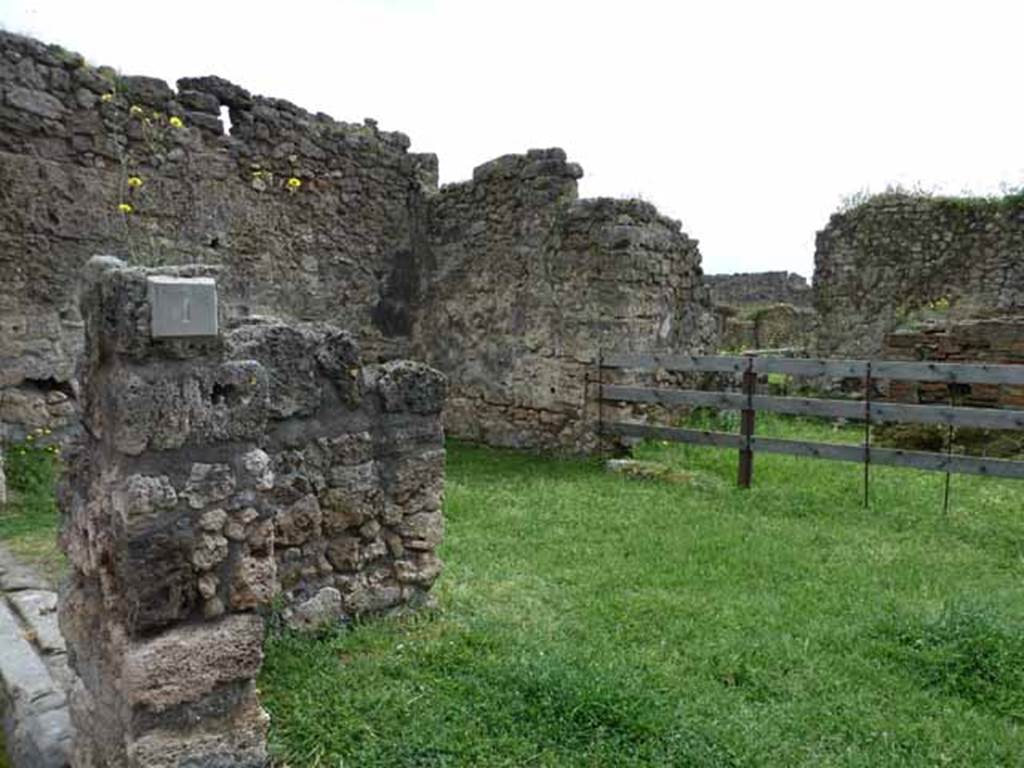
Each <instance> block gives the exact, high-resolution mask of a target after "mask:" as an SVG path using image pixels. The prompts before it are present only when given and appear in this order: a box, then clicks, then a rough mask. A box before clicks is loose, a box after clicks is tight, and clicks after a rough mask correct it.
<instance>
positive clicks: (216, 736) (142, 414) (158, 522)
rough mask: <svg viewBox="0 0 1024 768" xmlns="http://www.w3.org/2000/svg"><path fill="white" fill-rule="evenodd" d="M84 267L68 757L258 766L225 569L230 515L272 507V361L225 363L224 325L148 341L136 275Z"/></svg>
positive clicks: (248, 675) (248, 523)
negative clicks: (264, 447)
mask: <svg viewBox="0 0 1024 768" xmlns="http://www.w3.org/2000/svg"><path fill="white" fill-rule="evenodd" d="M89 270H90V272H91V274H90V278H89V282H88V284H87V287H86V289H85V293H84V295H83V299H82V309H83V313H84V315H85V319H86V358H85V361H84V363H83V370H82V383H83V391H82V395H83V397H82V401H83V424H84V426H85V434H84V437H83V440H82V443H81V446H80V447H79V448H78V449H76V450H75V451H73V452H72V454H71V455H70V456H69V462H68V468H67V472H66V476H65V477H66V483H65V486H64V488H63V490H62V494H61V495H62V506H63V510H64V515H65V521H64V531H63V533H62V544H63V546H64V549H65V551H66V552H67V554H68V558H69V561H70V571H71V572H70V576H69V578H68V580H67V581H66V583H65V585H64V587H63V589H62V594H61V601H60V624H61V630H62V632H63V633H64V636H65V638H66V640H67V645H68V652H69V660H70V662H71V666H72V668H73V669H74V671H75V673H76V674H77V676H78V679H77V680H76V682H75V685H74V687H73V690H72V693H71V697H70V706H71V718H72V723H73V726H74V729H75V737H74V748H73V751H74V758H73V759H74V763H73V764H74V765H75V766H76V767H80V768H94V767H95V768H100V767H101V766H103V767H104V768H118V767H120V766H132V767H133V768H134V767H135V766H138V768H142V767H143V766H146V767H147V768H158V767H160V768H162V767H163V766H184V765H196V766H199V765H210V766H213V765H216V766H224V768H228V767H229V766H230V767H232V768H233V767H234V766H239V767H241V766H246V767H248V766H262V765H264V763H265V759H266V755H265V744H264V740H265V734H266V730H267V724H268V717H267V715H266V714H265V713H264V711H263V710H262V709H261V708H260V705H259V703H258V701H257V697H256V690H255V685H254V682H253V679H254V677H255V676H256V674H257V673H258V671H259V669H260V664H261V662H262V643H263V619H262V618H261V617H260V616H259V615H258V614H257V613H255V612H254V611H253V610H252V609H253V608H254V607H255V606H254V605H249V606H247V607H246V609H245V610H229V598H228V596H227V593H226V584H225V583H223V582H224V580H223V579H222V578H221V576H220V574H222V573H223V572H224V571H225V570H226V569H228V568H230V567H231V564H232V563H234V562H236V561H237V560H238V559H239V558H240V557H241V556H242V554H241V549H242V542H239V541H233V540H229V539H228V538H227V537H226V536H225V535H224V533H223V532H224V529H225V527H226V525H227V523H228V522H229V521H230V522H232V523H235V524H236V525H239V526H244V528H243V530H245V531H246V533H247V534H248V532H249V531H251V530H252V529H253V528H255V527H257V526H259V525H260V524H261V522H263V521H265V520H267V519H268V518H269V517H270V515H271V511H270V508H269V507H268V505H267V504H266V503H265V502H264V500H263V495H264V488H265V486H266V485H267V479H266V473H265V471H262V470H261V462H260V459H261V458H262V459H264V462H263V464H265V463H266V462H265V459H266V456H265V454H263V453H262V452H261V451H260V450H259V448H258V443H259V440H260V438H261V436H262V434H263V432H264V429H265V427H266V423H267V416H268V398H267V393H268V389H269V383H268V380H267V372H266V370H265V369H264V368H263V366H261V365H260V364H259V363H257V362H255V361H242V362H233V361H225V360H224V355H223V352H224V342H223V339H222V338H221V337H220V336H219V335H197V336H181V337H178V338H172V337H159V338H154V337H153V332H154V331H155V330H156V329H155V328H154V327H153V325H154V323H153V321H156V324H159V323H160V322H161V319H160V317H158V315H157V313H156V312H154V311H153V309H152V307H151V304H150V300H149V299H150V295H151V291H152V288H151V285H150V281H149V280H148V278H149V277H150V275H149V274H147V273H146V272H145V271H143V270H138V269H123V268H120V264H119V262H117V261H116V260H113V259H94V260H93V261H92V262H90V265H89ZM202 274H203V273H201V272H198V273H195V274H191V275H190V274H189V273H187V272H183V273H181V274H180V275H179V276H181V277H195V276H200V275H202ZM215 311H216V310H214V312H215ZM214 333H215V331H214ZM263 469H264V470H265V466H264V467H263ZM264 557H265V558H268V559H271V560H272V553H270V552H264ZM266 597H267V598H269V597H270V595H269V594H268V595H267V596H266Z"/></svg>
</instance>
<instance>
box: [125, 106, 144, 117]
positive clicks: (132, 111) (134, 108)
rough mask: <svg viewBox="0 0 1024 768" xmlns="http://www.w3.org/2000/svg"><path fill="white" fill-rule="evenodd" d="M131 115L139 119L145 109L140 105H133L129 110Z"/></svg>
mask: <svg viewBox="0 0 1024 768" xmlns="http://www.w3.org/2000/svg"><path fill="white" fill-rule="evenodd" d="M128 112H129V114H131V115H133V116H135V117H138V116H139V115H141V114H142V112H143V109H142V107H140V106H139V105H138V104H132V108H131V109H129V110H128Z"/></svg>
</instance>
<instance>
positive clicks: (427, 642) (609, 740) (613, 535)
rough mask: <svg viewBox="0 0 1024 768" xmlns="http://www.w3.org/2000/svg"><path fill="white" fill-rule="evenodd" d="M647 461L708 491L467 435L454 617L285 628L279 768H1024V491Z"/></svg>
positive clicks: (450, 508) (648, 451) (277, 688)
mask: <svg viewBox="0 0 1024 768" xmlns="http://www.w3.org/2000/svg"><path fill="white" fill-rule="evenodd" d="M763 427H764V425H763V424H759V432H763V433H765V434H775V435H778V436H802V437H818V438H825V439H836V440H855V439H858V437H859V432H857V431H856V430H850V431H849V432H833V431H832V430H831V429H830V428H829V427H825V426H813V425H808V424H805V423H802V422H794V421H772V422H769V427H771V429H770V430H764V429H763ZM637 455H638V456H639V457H641V458H645V459H650V460H654V461H659V462H663V463H666V464H669V465H671V466H672V467H673V468H676V469H678V470H681V471H682V473H683V474H684V477H685V476H687V475H686V474H685V473H688V472H692V480H691V482H684V483H682V484H674V483H669V482H664V481H659V480H638V479H633V478H628V477H623V476H619V475H610V474H607V473H605V472H604V471H603V469H602V468H601V466H600V464H599V463H598V462H596V461H587V460H554V459H550V458H542V457H535V456H529V455H523V454H516V453H509V452H502V451H497V450H489V449H484V448H477V447H469V446H464V445H458V444H455V445H451V446H450V453H449V468H448V485H447V492H446V497H447V498H446V513H447V525H448V531H447V539H446V543H445V545H444V550H443V556H444V558H445V560H446V562H447V569H446V571H445V574H444V576H443V577H442V579H441V581H440V582H439V584H438V585H437V587H436V591H437V594H438V597H439V600H440V609H439V610H438V611H437V612H435V613H430V614H421V615H418V616H415V617H411V618H405V619H379V620H373V621H367V622H364V623H362V624H360V625H359V626H358V627H356V628H355V629H354V630H350V631H338V632H336V633H333V634H330V635H326V636H323V637H320V638H300V637H296V636H292V635H288V634H284V635H280V636H277V637H273V638H271V640H270V641H269V643H268V647H267V660H266V665H265V667H264V671H263V673H262V676H261V678H260V688H261V691H262V694H263V700H264V702H265V704H266V706H267V708H268V709H269V710H270V712H271V714H272V716H273V725H272V733H271V737H272V746H273V748H274V751H275V754H276V755H277V758H278V760H279V761H280V763H281V764H287V765H290V766H292V768H307V767H315V766H331V767H332V768H334V767H337V766H389V767H393V766H638V765H655V766H661V765H665V766H865V767H867V766H871V767H872V768H875V767H877V766H942V765H949V766H1020V765H1024V515H1022V512H1024V503H1022V498H1024V484H1020V483H1016V484H1015V483H1013V482H1010V481H998V480H991V479H984V478H970V477H961V476H956V477H954V478H953V495H952V506H951V509H950V512H949V513H948V514H943V512H942V488H943V476H942V475H939V474H934V473H923V472H920V473H919V472H914V471H909V470H897V469H884V468H879V469H876V470H874V482H873V487H872V490H873V504H872V507H871V508H870V509H868V510H865V509H863V508H862V507H861V493H862V486H861V481H862V468H861V467H860V466H859V465H853V464H840V463H833V462H817V461H813V460H806V459H794V458H790V457H784V456H767V455H759V456H757V458H756V466H755V478H754V488H753V489H751V490H749V491H740V490H738V489H737V488H735V485H734V484H735V473H736V455H735V452H734V451H727V450H715V449H709V448H695V447H681V446H663V445H644V446H641V447H639V448H638V450H637ZM678 474H680V473H679V472H677V473H676V475H678Z"/></svg>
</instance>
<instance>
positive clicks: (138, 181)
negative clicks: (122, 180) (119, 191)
mask: <svg viewBox="0 0 1024 768" xmlns="http://www.w3.org/2000/svg"><path fill="white" fill-rule="evenodd" d="M128 186H129V187H131V188H132V189H138V188H139V187H141V186H142V177H141V176H129V177H128Z"/></svg>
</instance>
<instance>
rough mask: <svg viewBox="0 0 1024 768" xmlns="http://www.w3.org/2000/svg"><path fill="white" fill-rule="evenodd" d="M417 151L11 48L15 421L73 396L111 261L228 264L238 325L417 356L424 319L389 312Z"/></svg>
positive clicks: (53, 51) (2, 247) (18, 41)
mask: <svg viewBox="0 0 1024 768" xmlns="http://www.w3.org/2000/svg"><path fill="white" fill-rule="evenodd" d="M222 111H226V112H227V113H228V114H229V115H230V120H231V126H232V129H231V135H230V136H227V135H224V133H223V127H222V124H221V119H220V115H221V113H222ZM179 126H180V127H179ZM408 147H409V139H408V137H406V136H405V135H403V134H400V133H388V132H385V131H380V130H378V129H377V127H376V125H375V123H374V122H373V121H372V120H367V121H366V122H365V123H363V124H348V123H341V122H336V121H334V120H332V119H331V118H330V117H328V116H327V115H323V114H317V115H312V114H310V113H308V112H306V111H304V110H302V109H300V108H298V107H296V106H295V105H293V104H290V103H288V102H286V101H283V100H279V99H270V98H262V97H258V96H252V95H250V94H249V93H248V92H247V91H245V90H244V89H243V88H240V87H238V86H235V85H232V84H230V83H228V82H226V81H224V80H221V79H219V78H216V77H205V78H191V79H190V78H186V79H182V80H180V81H179V82H178V89H177V91H175V90H172V89H171V88H170V87H169V86H168V85H166V84H165V83H163V82H162V81H159V80H154V79H152V78H147V77H120V76H118V75H116V74H115V73H114V72H113V71H112V70H108V69H104V68H94V67H92V66H89V65H88V64H86V63H85V62H84V61H83V60H82V58H81V57H80V56H77V55H75V54H70V53H67V52H65V51H63V50H61V49H59V48H57V47H54V46H50V47H48V46H45V45H43V44H41V43H38V42H36V41H34V40H29V39H26V38H21V37H17V36H14V35H10V34H7V33H4V32H0V275H2V276H3V282H2V286H0V387H5V388H12V387H14V388H16V389H15V392H14V393H13V394H12V392H11V391H10V390H9V389H8V391H7V392H5V393H4V394H3V396H2V398H0V420H3V421H5V422H7V423H9V424H11V425H13V426H18V425H25V424H31V423H34V421H33V420H34V419H38V418H42V417H43V416H44V414H43V411H45V410H47V409H51V410H52V409H53V408H54V407H57V408H60V407H61V406H62V404H63V401H60V402H55V403H51V402H50V400H59V397H60V395H62V394H69V393H71V385H70V382H71V381H72V380H73V378H74V366H75V361H76V359H77V355H78V352H79V350H80V349H81V343H82V325H81V318H80V316H79V313H78V309H77V303H76V296H75V294H76V287H77V281H78V275H79V274H80V269H81V267H82V265H83V264H84V263H85V261H86V260H87V259H88V258H89V257H90V256H91V255H93V254H96V253H113V254H117V255H120V256H122V257H124V258H126V259H127V260H129V261H131V262H132V263H137V264H163V263H192V262H202V263H209V264H219V265H222V266H223V267H224V270H223V271H222V273H221V275H222V277H221V292H222V295H223V297H224V298H225V299H226V304H227V306H228V309H229V313H230V314H231V315H233V316H244V315H248V314H260V313H275V312H276V313H281V314H286V315H288V316H290V317H294V318H297V319H302V320H323V319H327V320H330V321H331V322H334V323H337V324H338V325H340V326H342V327H346V328H353V329H357V330H358V334H359V338H360V341H361V343H362V344H363V346H364V349H365V350H366V351H367V355H368V357H369V358H370V359H375V358H377V357H378V356H381V355H383V356H388V357H390V356H395V355H400V354H401V353H403V352H404V351H405V347H404V344H403V343H401V339H399V340H397V341H396V340H395V332H396V330H399V331H400V330H401V329H402V327H403V324H404V325H408V322H409V321H408V318H407V317H406V315H407V313H408V307H406V306H405V305H404V304H403V303H402V301H401V300H395V299H394V298H392V299H391V300H390V303H388V305H387V307H386V311H385V310H383V309H382V308H381V307H380V305H381V304H383V303H384V301H385V299H384V296H385V294H386V293H387V286H388V284H389V281H392V282H393V279H392V272H393V271H396V270H397V271H401V269H402V265H404V264H405V263H407V262H408V261H409V260H410V259H411V258H412V256H411V254H414V252H415V250H416V246H415V242H416V240H417V238H416V237H415V236H414V233H415V231H416V228H417V224H416V223H415V221H414V219H415V218H416V215H417V211H418V210H419V203H418V201H419V200H420V199H421V198H422V197H423V195H424V193H425V191H427V190H430V189H433V188H436V167H437V161H436V158H435V157H434V156H432V155H416V154H411V153H409V152H408V151H407V150H408ZM133 178H134V179H137V180H138V182H134V181H132V182H131V183H130V180H131V179H133ZM290 179H297V180H298V182H299V183H300V185H299V186H298V187H295V186H289V180H290ZM135 183H139V186H132V184H135ZM292 184H293V185H294V182H293V183H292ZM122 203H123V204H125V205H130V206H131V208H132V212H131V213H122V212H121V210H120V209H119V206H120V205H121V204H122ZM57 415H59V416H63V415H65V414H64V413H63V412H61V413H59V414H57ZM15 436H16V435H15Z"/></svg>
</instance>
